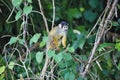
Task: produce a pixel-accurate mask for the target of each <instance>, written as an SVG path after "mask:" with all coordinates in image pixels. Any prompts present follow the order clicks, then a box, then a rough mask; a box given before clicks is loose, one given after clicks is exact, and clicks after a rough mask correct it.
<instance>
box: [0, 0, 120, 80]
mask: <svg viewBox="0 0 120 80" xmlns="http://www.w3.org/2000/svg"><path fill="white" fill-rule="evenodd" d="M54 2H55V20H54V21H55V24H56V25H57V24H58V23H59V22H60V21H62V20H65V21H67V22H68V23H69V31H68V37H67V48H66V49H63V48H62V47H61V50H60V51H55V50H49V51H48V53H47V55H48V57H49V58H51V63H49V65H48V69H47V70H48V72H47V74H48V75H50V76H47V77H49V79H51V80H53V78H54V80H83V77H82V76H81V74H80V73H81V72H83V70H84V67H85V65H86V64H87V61H88V59H89V55H90V53H91V50H92V48H93V45H94V40H95V36H96V31H94V32H93V33H92V35H91V36H90V37H89V38H86V36H87V34H88V32H89V31H90V29H91V28H92V27H93V26H94V24H95V22H97V19H98V18H99V16H100V14H101V13H102V11H103V9H104V7H105V6H106V1H104V0H100V1H99V0H54ZM0 4H1V5H0V14H2V15H0V19H1V22H0V37H1V39H0V43H1V45H0V51H1V54H0V80H14V79H15V80H16V79H20V80H22V79H26V78H30V79H39V77H40V74H41V71H42V68H43V65H44V62H45V55H46V54H45V48H46V42H47V40H48V37H47V35H48V34H47V32H46V29H45V23H44V20H43V18H42V15H41V12H39V4H38V0H34V1H33V0H1V1H0ZM41 4H42V9H43V11H44V15H45V17H46V18H47V22H48V25H49V29H51V25H52V19H53V4H52V0H41ZM3 9H4V10H3ZM119 10H120V5H118V11H119ZM25 16H27V17H25ZM23 17H25V18H23ZM111 25H112V26H113V27H114V30H115V32H117V31H118V30H119V29H120V19H118V20H116V19H115V20H113V21H112V22H111ZM23 26H26V27H27V29H25V28H24V27H23ZM73 30H76V31H78V33H76V32H74V31H73ZM96 30H97V29H96ZM9 35H10V36H9ZM24 35H25V36H24ZM37 43H38V45H39V46H38V47H36V46H35V49H33V47H34V45H36V44H37ZM119 51H120V40H119V39H116V42H115V43H113V42H109V41H104V42H102V41H101V43H100V44H99V46H98V48H97V50H96V54H95V55H94V59H93V61H92V65H91V68H90V69H89V73H88V75H87V76H86V77H85V80H96V79H98V80H112V79H115V80H118V79H119V74H120V72H119V70H120V54H119ZM52 61H53V62H52Z"/></svg>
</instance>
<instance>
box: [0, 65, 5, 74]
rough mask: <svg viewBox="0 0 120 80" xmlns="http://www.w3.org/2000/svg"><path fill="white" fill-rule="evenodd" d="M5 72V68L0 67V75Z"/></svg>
mask: <svg viewBox="0 0 120 80" xmlns="http://www.w3.org/2000/svg"><path fill="white" fill-rule="evenodd" d="M4 71H5V66H2V67H0V74H2V73H3V72H4Z"/></svg>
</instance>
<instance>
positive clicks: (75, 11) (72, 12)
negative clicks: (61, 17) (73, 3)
mask: <svg viewBox="0 0 120 80" xmlns="http://www.w3.org/2000/svg"><path fill="white" fill-rule="evenodd" d="M67 14H68V16H69V17H70V16H71V17H73V18H77V19H78V18H80V17H82V14H81V12H80V11H79V10H78V9H77V8H70V9H69V10H68V12H67Z"/></svg>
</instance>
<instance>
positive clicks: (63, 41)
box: [62, 35, 66, 48]
mask: <svg viewBox="0 0 120 80" xmlns="http://www.w3.org/2000/svg"><path fill="white" fill-rule="evenodd" d="M62 45H63V48H66V35H64V36H63V38H62Z"/></svg>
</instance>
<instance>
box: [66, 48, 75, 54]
mask: <svg viewBox="0 0 120 80" xmlns="http://www.w3.org/2000/svg"><path fill="white" fill-rule="evenodd" d="M67 50H68V51H69V52H71V53H72V52H74V51H75V49H74V47H69V48H68V49H67Z"/></svg>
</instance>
